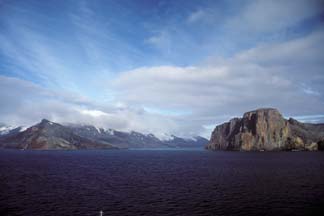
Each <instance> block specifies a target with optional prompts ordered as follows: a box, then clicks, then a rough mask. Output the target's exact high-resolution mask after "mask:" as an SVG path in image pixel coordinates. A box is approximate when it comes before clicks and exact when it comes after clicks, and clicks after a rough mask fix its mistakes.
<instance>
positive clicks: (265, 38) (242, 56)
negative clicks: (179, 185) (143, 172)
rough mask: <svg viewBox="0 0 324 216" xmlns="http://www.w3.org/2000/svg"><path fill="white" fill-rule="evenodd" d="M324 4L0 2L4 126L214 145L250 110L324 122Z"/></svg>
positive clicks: (322, 0) (296, 0) (305, 0)
mask: <svg viewBox="0 0 324 216" xmlns="http://www.w3.org/2000/svg"><path fill="white" fill-rule="evenodd" d="M323 83H324V0H278V1H275V0H273V1H271V0H267V1H265V0H242V1H222V0H220V1H213V0H211V1H207V0H202V1H195V0H192V1H190V0H176V1H175V0H170V1H166V0H134V1H130V0H118V1H117V0H114V1H112V0H102V1H97V0H94V1H90V0H89V1H84V0H79V1H72V0H71V1H69V0H64V1H63V0H55V1H54V0H47V1H40V0H38V1H34V0H26V1H22V0H0V122H3V123H6V124H8V125H13V126H18V125H26V126H28V125H32V124H34V123H37V122H39V121H40V120H41V119H43V118H47V119H49V120H51V121H55V122H59V123H63V124H64V123H81V124H93V125H95V126H98V127H103V128H113V129H117V130H123V131H131V130H135V131H139V132H143V133H153V134H155V135H156V136H158V137H160V138H164V137H168V136H169V135H170V134H175V135H177V136H184V137H192V136H197V135H201V136H205V137H207V138H209V136H210V133H211V131H212V130H213V128H214V127H215V126H216V125H217V124H220V123H222V122H225V121H228V120H229V119H230V118H232V117H235V116H238V117H239V116H242V114H243V113H244V112H246V111H250V110H254V109H257V108H261V107H274V108H277V109H278V110H279V111H280V112H281V113H282V114H283V115H284V116H285V117H287V118H288V117H293V118H296V119H298V120H300V121H304V122H313V123H318V122H324V85H323Z"/></svg>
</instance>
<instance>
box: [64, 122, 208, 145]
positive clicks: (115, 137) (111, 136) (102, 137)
mask: <svg viewBox="0 0 324 216" xmlns="http://www.w3.org/2000/svg"><path fill="white" fill-rule="evenodd" d="M68 127H69V128H70V129H71V130H72V131H73V132H74V133H75V134H77V135H78V136H81V137H85V138H87V139H91V140H93V141H99V142H102V143H109V144H112V145H114V146H117V147H119V148H161V147H171V148H177V147H184V148H186V147H204V146H205V145H206V144H207V143H208V140H207V139H205V138H203V137H199V136H198V137H195V138H192V139H185V138H181V137H177V136H173V135H172V136H171V138H170V139H168V140H161V139H159V138H157V137H156V136H154V135H153V134H147V135H146V134H142V133H139V132H135V131H132V132H129V133H128V132H122V131H117V130H113V129H108V130H104V129H102V128H96V127H94V126H91V125H69V126H68Z"/></svg>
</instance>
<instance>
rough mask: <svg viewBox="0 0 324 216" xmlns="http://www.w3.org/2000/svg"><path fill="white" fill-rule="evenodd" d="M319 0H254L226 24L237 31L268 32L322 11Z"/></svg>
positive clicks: (321, 2) (281, 28)
mask: <svg viewBox="0 0 324 216" xmlns="http://www.w3.org/2000/svg"><path fill="white" fill-rule="evenodd" d="M323 5H324V3H323V1H321V0H281V1H268V0H256V1H251V3H249V4H247V5H245V7H243V9H242V10H241V12H240V13H239V14H238V15H237V16H234V17H232V18H231V19H229V20H228V22H227V25H229V26H230V27H232V28H233V29H234V30H235V31H238V32H241V33H242V32H244V33H247V32H250V33H253V34H255V33H269V32H274V31H279V30H283V29H284V28H287V27H293V26H294V25H296V24H297V23H298V22H300V21H302V20H305V19H308V18H311V17H312V16H316V15H318V14H320V13H321V12H323Z"/></svg>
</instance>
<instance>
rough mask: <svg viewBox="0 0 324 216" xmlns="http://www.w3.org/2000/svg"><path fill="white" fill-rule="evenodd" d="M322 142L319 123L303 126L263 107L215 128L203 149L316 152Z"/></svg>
mask: <svg viewBox="0 0 324 216" xmlns="http://www.w3.org/2000/svg"><path fill="white" fill-rule="evenodd" d="M323 140H324V125H323V124H303V123H301V122H298V121H297V120H294V119H289V120H286V119H284V118H283V117H282V115H281V114H280V113H279V111H278V110H276V109H272V108H267V109H258V110H254V111H250V112H247V113H245V114H244V115H243V118H234V119H231V120H230V121H229V122H226V123H224V124H222V125H219V126H217V127H216V128H215V130H214V131H213V132H212V135H211V139H210V142H209V143H208V145H207V149H212V150H242V151H258V150H266V151H273V150H293V149H296V150H317V149H318V147H319V145H321V144H320V142H321V141H323ZM320 148H321V147H320Z"/></svg>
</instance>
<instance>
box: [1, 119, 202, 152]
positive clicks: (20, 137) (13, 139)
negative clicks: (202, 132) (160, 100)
mask: <svg viewBox="0 0 324 216" xmlns="http://www.w3.org/2000/svg"><path fill="white" fill-rule="evenodd" d="M1 128H2V129H3V130H1V131H0V132H1V133H0V148H16V149H101V148H103V149H110V148H161V147H171V148H178V147H201V148H202V147H204V146H205V145H206V144H207V143H208V140H207V139H205V138H203V137H195V138H192V139H187V138H181V137H177V136H173V135H172V136H171V137H170V139H168V140H160V139H159V138H157V137H156V136H154V135H153V134H147V135H146V134H142V133H139V132H135V131H132V132H122V131H117V130H113V129H107V130H106V129H103V128H97V127H95V126H92V125H77V124H67V125H64V126H63V125H60V124H57V123H54V122H51V121H48V120H46V119H43V120H42V121H41V122H40V123H39V124H36V125H34V126H32V127H30V128H28V129H26V130H23V128H22V127H18V128H14V129H13V128H10V127H8V126H6V127H5V126H4V125H2V126H1ZM8 128H10V130H9V129H8Z"/></svg>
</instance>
